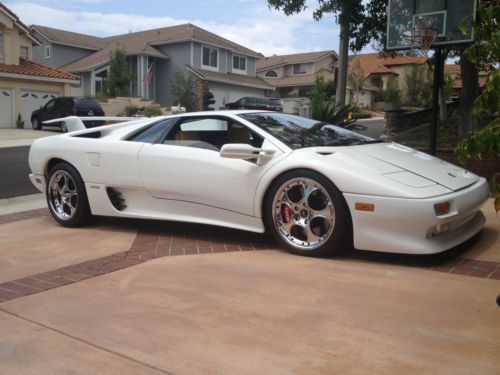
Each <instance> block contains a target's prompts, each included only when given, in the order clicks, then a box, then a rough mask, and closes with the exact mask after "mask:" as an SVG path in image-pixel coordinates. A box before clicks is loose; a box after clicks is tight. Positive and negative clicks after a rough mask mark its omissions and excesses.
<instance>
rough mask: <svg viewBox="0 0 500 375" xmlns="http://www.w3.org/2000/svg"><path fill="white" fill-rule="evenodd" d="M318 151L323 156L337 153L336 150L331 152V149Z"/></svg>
mask: <svg viewBox="0 0 500 375" xmlns="http://www.w3.org/2000/svg"><path fill="white" fill-rule="evenodd" d="M316 153H317V154H319V155H323V156H328V155H332V154H335V152H330V151H317V152H316Z"/></svg>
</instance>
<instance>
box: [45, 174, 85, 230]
mask: <svg viewBox="0 0 500 375" xmlns="http://www.w3.org/2000/svg"><path fill="white" fill-rule="evenodd" d="M48 200H49V204H50V208H51V211H52V212H53V213H54V215H56V216H57V217H58V218H59V219H60V220H64V221H67V220H70V219H71V218H73V216H74V215H75V212H76V210H77V208H78V191H77V188H76V184H75V181H74V180H73V178H72V177H71V175H70V174H69V173H68V172H66V171H63V170H57V171H55V172H54V173H52V175H51V177H50V181H49V185H48Z"/></svg>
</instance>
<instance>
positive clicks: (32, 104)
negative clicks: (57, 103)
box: [20, 90, 59, 127]
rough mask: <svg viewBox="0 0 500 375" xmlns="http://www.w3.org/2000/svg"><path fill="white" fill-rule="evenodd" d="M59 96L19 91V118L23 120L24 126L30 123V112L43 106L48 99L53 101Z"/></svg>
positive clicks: (50, 93)
mask: <svg viewBox="0 0 500 375" xmlns="http://www.w3.org/2000/svg"><path fill="white" fill-rule="evenodd" d="M58 96H59V95H58V94H57V93H54V92H41V91H33V90H21V98H20V105H21V111H20V112H21V116H22V118H23V120H24V123H25V126H26V127H27V126H29V124H30V123H31V112H33V111H34V110H35V109H38V108H40V107H41V106H44V105H45V104H46V103H47V102H48V101H49V100H50V99H54V98H56V97H58Z"/></svg>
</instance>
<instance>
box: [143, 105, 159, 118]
mask: <svg viewBox="0 0 500 375" xmlns="http://www.w3.org/2000/svg"><path fill="white" fill-rule="evenodd" d="M161 115H162V112H161V109H160V107H157V106H154V105H150V106H148V107H146V108H144V116H146V117H154V116H161Z"/></svg>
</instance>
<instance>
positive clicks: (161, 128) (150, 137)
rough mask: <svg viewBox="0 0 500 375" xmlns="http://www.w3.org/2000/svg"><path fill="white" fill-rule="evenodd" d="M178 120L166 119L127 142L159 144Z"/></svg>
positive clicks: (143, 130)
mask: <svg viewBox="0 0 500 375" xmlns="http://www.w3.org/2000/svg"><path fill="white" fill-rule="evenodd" d="M176 122H177V119H173V118H172V119H165V120H162V121H160V122H157V123H156V124H153V125H151V126H147V127H146V128H145V129H142V130H141V131H139V132H138V133H136V134H134V135H133V136H131V137H129V138H128V139H127V141H133V142H145V143H154V142H158V141H160V140H161V139H162V137H163V136H164V134H165V133H166V132H168V129H170V128H171V127H172V126H173V125H174V124H175V123H176Z"/></svg>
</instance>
